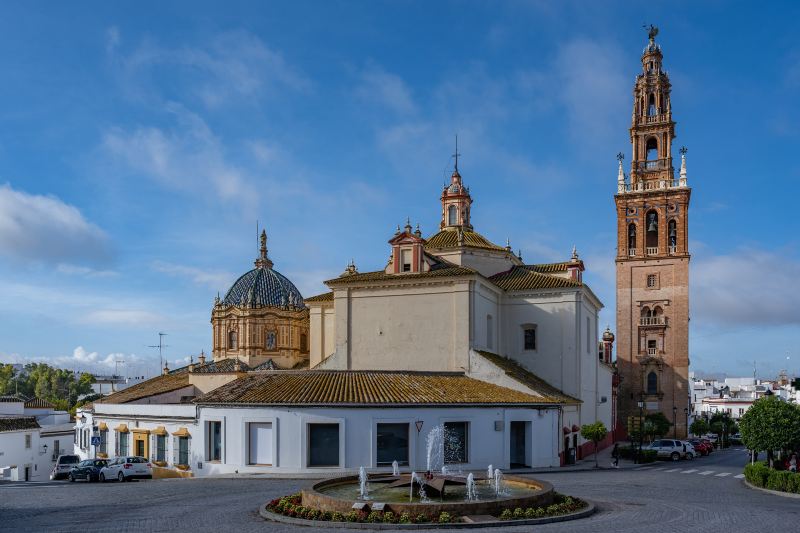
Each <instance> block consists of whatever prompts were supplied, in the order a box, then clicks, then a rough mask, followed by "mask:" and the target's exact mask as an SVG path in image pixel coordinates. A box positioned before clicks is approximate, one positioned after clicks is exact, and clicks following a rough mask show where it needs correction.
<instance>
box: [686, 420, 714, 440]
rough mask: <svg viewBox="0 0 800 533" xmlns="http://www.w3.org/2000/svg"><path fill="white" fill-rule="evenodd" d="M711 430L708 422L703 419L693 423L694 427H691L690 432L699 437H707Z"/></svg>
mask: <svg viewBox="0 0 800 533" xmlns="http://www.w3.org/2000/svg"><path fill="white" fill-rule="evenodd" d="M709 429H710V428H709V425H708V422H706V421H705V420H703V419H702V418H698V419H696V420H695V421H694V422H692V425H691V426H689V431H691V432H692V435H696V436H698V437H699V436H700V435H705V434H706V433H708V430H709Z"/></svg>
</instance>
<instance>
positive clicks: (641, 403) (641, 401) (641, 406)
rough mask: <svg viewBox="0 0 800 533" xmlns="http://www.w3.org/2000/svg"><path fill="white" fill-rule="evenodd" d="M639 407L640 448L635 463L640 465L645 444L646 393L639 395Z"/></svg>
mask: <svg viewBox="0 0 800 533" xmlns="http://www.w3.org/2000/svg"><path fill="white" fill-rule="evenodd" d="M637 404H638V405H639V448H638V449H637V450H636V461H635V463H636V464H637V465H638V464H639V462H640V459H641V454H642V443H643V442H644V441H643V439H644V412H643V410H644V393H643V392H640V393H639V401H638V402H637Z"/></svg>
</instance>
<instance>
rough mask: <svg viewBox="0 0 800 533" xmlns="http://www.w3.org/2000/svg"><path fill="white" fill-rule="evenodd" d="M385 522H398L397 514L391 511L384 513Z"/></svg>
mask: <svg viewBox="0 0 800 533" xmlns="http://www.w3.org/2000/svg"><path fill="white" fill-rule="evenodd" d="M383 523H384V524H396V523H397V515H396V514H394V513H393V512H391V511H389V512H386V513H383Z"/></svg>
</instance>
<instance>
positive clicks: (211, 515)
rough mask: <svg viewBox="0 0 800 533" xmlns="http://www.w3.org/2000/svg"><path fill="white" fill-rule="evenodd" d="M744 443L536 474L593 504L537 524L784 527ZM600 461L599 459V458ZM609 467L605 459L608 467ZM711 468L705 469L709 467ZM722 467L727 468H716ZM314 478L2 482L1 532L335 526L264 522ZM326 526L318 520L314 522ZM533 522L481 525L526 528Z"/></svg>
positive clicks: (787, 504)
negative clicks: (280, 499)
mask: <svg viewBox="0 0 800 533" xmlns="http://www.w3.org/2000/svg"><path fill="white" fill-rule="evenodd" d="M746 457H747V455H746V453H745V452H744V451H742V450H736V449H734V450H726V451H724V452H716V453H714V454H712V455H711V456H709V457H703V458H699V459H696V460H694V461H681V462H678V463H670V462H659V463H655V464H652V465H644V466H641V467H632V465H631V467H630V468H622V469H601V470H595V469H588V470H577V471H571V472H567V471H565V472H559V473H538V474H534V475H532V477H538V478H541V479H544V480H547V481H549V482H551V483H553V485H554V486H555V487H556V490H558V491H560V492H563V493H566V494H572V495H575V496H578V497H582V498H586V499H588V500H591V501H593V502H595V503H596V504H597V506H598V512H597V513H596V514H595V515H593V516H592V517H590V518H586V519H583V520H578V521H572V522H565V523H556V524H546V525H541V526H537V527H536V528H535V530H536V531H537V532H538V531H542V532H576V533H606V532H608V533H611V532H615V533H619V532H637V533H638V532H647V533H667V532H684V531H692V532H701V533H702V532H708V533H712V532H713V533H720V532H724V533H727V532H736V531H768V530H780V531H787V530H788V529H787V527H789V528H791V524H797V523H799V522H800V505H798V504H797V500H795V499H790V498H782V497H779V496H774V495H771V494H765V493H762V492H758V491H753V490H750V489H748V488H747V487H745V486H744V484H743V482H742V480H741V479H737V478H736V476H737V475H739V474H741V471H742V466H743V465H744V463H745V462H746ZM601 464H602V463H601ZM606 466H607V465H606ZM706 472H711V473H706ZM722 473H727V474H728V475H724V476H722V475H719V474H722ZM308 484H310V481H309V480H292V479H266V478H241V479H227V478H226V479H193V480H177V479H176V480H158V481H145V482H134V483H124V484H120V483H108V484H105V485H101V484H97V483H94V484H87V483H68V482H46V483H29V484H22V483H3V484H0V531H3V532H5V531H9V532H11V531H14V532H40V531H48V532H49V531H70V532H74V531H81V532H95V531H123V532H127V531H137V532H138V531H169V532H172V533H177V532H182V531H188V532H192V533H203V532H212V531H213V532H219V531H237V532H251V531H252V532H273V531H297V532H307V533H308V532H311V531H326V530H330V531H339V532H341V531H342V530H341V529H337V530H333V529H330V528H325V527H324V526H323V527H317V528H314V529H313V530H312V529H309V528H304V527H292V526H288V525H285V524H276V523H271V522H266V521H264V520H262V519H261V518H260V517H259V516H258V513H257V509H258V506H259V505H261V504H263V503H264V502H266V501H267V500H269V499H272V498H275V497H277V496H280V495H283V494H288V493H291V492H295V491H297V490H298V489H300V488H302V487H304V486H307V485H308ZM320 525H322V524H320ZM530 530H531V528H530V527H506V528H491V529H481V531H487V532H492V531H508V532H521V531H530Z"/></svg>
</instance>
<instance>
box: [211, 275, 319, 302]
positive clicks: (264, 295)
mask: <svg viewBox="0 0 800 533" xmlns="http://www.w3.org/2000/svg"><path fill="white" fill-rule="evenodd" d="M222 304H223V305H233V306H237V307H277V308H280V309H303V308H304V307H305V305H304V304H303V295H302V294H300V291H299V290H297V287H295V286H294V284H293V283H292V282H291V281H289V279H288V278H287V277H286V276H284V275H283V274H281V273H280V272H278V271H277V270H273V269H272V268H270V267H269V266H266V265H261V266H258V267H256V268H254V269H253V270H251V271H249V272H247V273H246V274H244V275H243V276H242V277H240V278H239V279H237V280H236V282H235V283H234V284H233V286H232V287H231V288H230V289H229V290H228V292H227V294H225V298H223V300H222Z"/></svg>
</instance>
